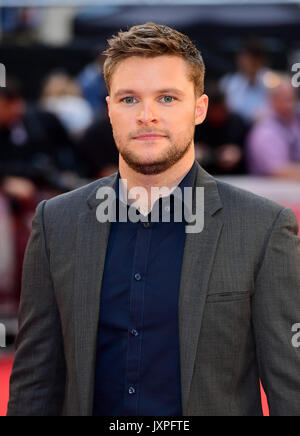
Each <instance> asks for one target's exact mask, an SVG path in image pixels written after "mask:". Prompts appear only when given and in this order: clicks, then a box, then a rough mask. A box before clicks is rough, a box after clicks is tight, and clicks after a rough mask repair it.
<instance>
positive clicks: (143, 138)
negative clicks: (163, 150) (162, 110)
mask: <svg viewBox="0 0 300 436" xmlns="http://www.w3.org/2000/svg"><path fill="white" fill-rule="evenodd" d="M161 138H165V136H164V135H158V134H156V133H148V134H145V135H139V136H136V137H135V138H134V139H137V140H140V141H151V140H152V141H153V140H155V139H161Z"/></svg>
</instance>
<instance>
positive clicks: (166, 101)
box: [162, 95, 174, 103]
mask: <svg viewBox="0 0 300 436" xmlns="http://www.w3.org/2000/svg"><path fill="white" fill-rule="evenodd" d="M162 100H165V101H164V102H165V103H172V102H173V101H174V97H171V96H170V95H165V96H164V97H162Z"/></svg>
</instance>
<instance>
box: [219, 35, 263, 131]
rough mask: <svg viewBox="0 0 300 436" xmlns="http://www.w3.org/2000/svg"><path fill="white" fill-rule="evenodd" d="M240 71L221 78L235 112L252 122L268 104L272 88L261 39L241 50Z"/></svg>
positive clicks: (238, 64)
mask: <svg viewBox="0 0 300 436" xmlns="http://www.w3.org/2000/svg"><path fill="white" fill-rule="evenodd" d="M236 63H237V69H238V71H237V72H235V73H233V74H228V75H226V76H225V77H223V79H221V82H220V87H221V90H222V91H223V92H224V94H225V96H226V104H227V106H228V108H229V110H230V111H231V112H235V113H237V114H239V115H240V116H241V117H243V119H244V120H245V121H246V122H247V123H248V124H251V123H252V122H253V121H255V120H256V117H257V115H258V113H259V111H260V110H263V108H264V107H265V105H266V102H267V96H268V88H267V86H266V84H265V78H266V74H267V73H268V72H269V70H268V69H267V60H266V54H265V50H264V47H263V45H262V43H260V42H258V41H248V42H247V43H246V44H245V45H244V47H243V48H242V49H241V50H240V51H239V52H238V54H237V58H236Z"/></svg>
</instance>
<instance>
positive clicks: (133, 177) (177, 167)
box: [119, 144, 195, 213]
mask: <svg viewBox="0 0 300 436" xmlns="http://www.w3.org/2000/svg"><path fill="white" fill-rule="evenodd" d="M194 160H195V151H194V144H193V145H192V146H191V147H190V149H189V151H188V152H187V153H186V154H185V156H184V157H183V158H182V159H181V160H180V161H178V162H176V164H174V165H173V166H172V167H170V168H168V169H167V170H166V171H164V172H162V173H160V174H151V175H145V174H141V173H137V172H136V171H135V170H133V169H132V168H131V167H129V166H128V165H127V163H126V162H125V161H124V160H123V158H122V156H121V155H119V172H120V178H121V179H125V180H127V193H128V191H129V190H130V189H132V188H135V187H142V188H144V189H145V190H146V191H147V197H146V199H141V200H140V202H139V205H141V208H142V209H143V211H144V212H145V211H146V212H147V213H149V212H150V210H151V209H152V207H153V204H154V203H155V201H156V200H157V199H158V198H159V197H160V196H162V195H154V196H153V195H152V197H151V188H152V187H157V188H161V187H167V188H168V189H170V191H172V190H174V189H175V188H176V186H178V185H179V184H180V182H181V181H182V179H183V178H184V177H185V176H186V174H187V173H188V172H189V170H190V169H191V167H192V165H193V163H194ZM125 195H126V194H125ZM135 201H136V200H135V199H128V203H132V202H135ZM139 209H140V208H139Z"/></svg>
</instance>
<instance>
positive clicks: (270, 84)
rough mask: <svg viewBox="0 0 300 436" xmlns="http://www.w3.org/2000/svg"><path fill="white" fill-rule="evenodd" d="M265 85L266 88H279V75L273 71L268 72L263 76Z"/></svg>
mask: <svg viewBox="0 0 300 436" xmlns="http://www.w3.org/2000/svg"><path fill="white" fill-rule="evenodd" d="M263 83H264V85H265V87H266V88H270V89H273V88H277V86H279V85H280V83H281V78H280V76H279V75H278V74H276V73H273V72H272V71H267V72H266V73H265V74H264V76H263Z"/></svg>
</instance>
